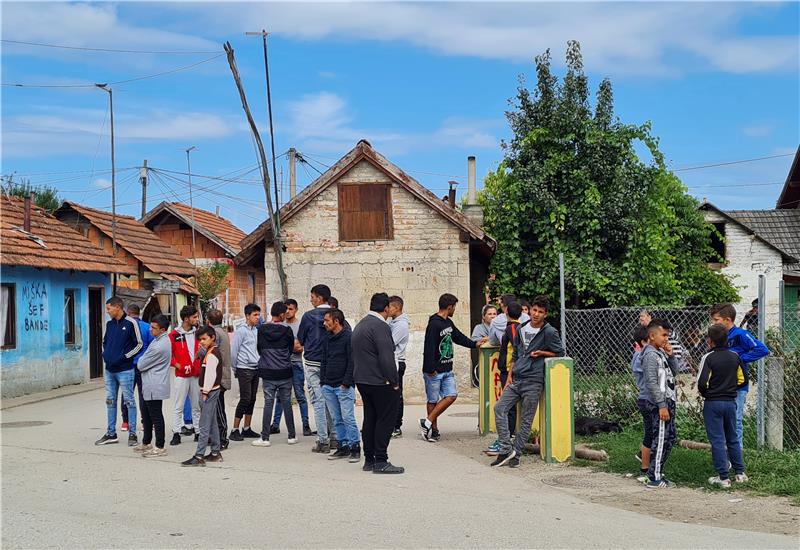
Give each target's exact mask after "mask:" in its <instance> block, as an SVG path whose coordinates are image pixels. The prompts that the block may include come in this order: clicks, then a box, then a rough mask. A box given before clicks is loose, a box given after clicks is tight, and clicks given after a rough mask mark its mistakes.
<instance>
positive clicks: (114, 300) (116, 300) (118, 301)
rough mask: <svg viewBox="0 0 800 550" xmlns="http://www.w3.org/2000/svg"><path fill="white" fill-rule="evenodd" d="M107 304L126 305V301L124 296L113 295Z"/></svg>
mask: <svg viewBox="0 0 800 550" xmlns="http://www.w3.org/2000/svg"><path fill="white" fill-rule="evenodd" d="M106 304H107V305H109V306H117V307H125V302H123V301H122V298H120V297H119V296H112V297H111V298H109V299H108V300H106Z"/></svg>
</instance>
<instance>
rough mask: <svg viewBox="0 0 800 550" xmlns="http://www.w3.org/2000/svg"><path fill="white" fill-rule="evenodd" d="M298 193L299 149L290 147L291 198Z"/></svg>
mask: <svg viewBox="0 0 800 550" xmlns="http://www.w3.org/2000/svg"><path fill="white" fill-rule="evenodd" d="M295 195H297V151H296V150H295V148H294V147H291V148H290V149H289V200H291V199H293V198H294V196H295Z"/></svg>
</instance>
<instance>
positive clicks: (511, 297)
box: [500, 294, 517, 307]
mask: <svg viewBox="0 0 800 550" xmlns="http://www.w3.org/2000/svg"><path fill="white" fill-rule="evenodd" d="M516 301H517V296H516V294H503V295H502V296H500V305H501V306H503V307H508V304H510V303H511V302H516Z"/></svg>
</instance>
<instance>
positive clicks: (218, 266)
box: [195, 262, 230, 317]
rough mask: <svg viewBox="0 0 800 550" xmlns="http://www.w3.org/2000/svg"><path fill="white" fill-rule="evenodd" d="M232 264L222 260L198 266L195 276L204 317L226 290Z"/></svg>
mask: <svg viewBox="0 0 800 550" xmlns="http://www.w3.org/2000/svg"><path fill="white" fill-rule="evenodd" d="M229 270H230V266H229V265H228V264H226V263H222V262H214V263H213V264H211V265H210V266H208V267H198V268H197V275H196V276H195V286H196V287H197V291H198V292H199V293H200V310H201V311H202V312H203V317H205V316H206V313H207V312H208V310H209V309H211V303H212V302H213V300H214V299H215V298H216V297H217V296H219V295H220V294H222V293H223V292H225V288H226V287H227V286H228V271H229Z"/></svg>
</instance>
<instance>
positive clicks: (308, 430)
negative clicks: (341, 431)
mask: <svg viewBox="0 0 800 550" xmlns="http://www.w3.org/2000/svg"><path fill="white" fill-rule="evenodd" d="M312 435H317V432H316V431H311V426H309V425H308V424H304V425H303V436H305V437H310V436H312Z"/></svg>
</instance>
